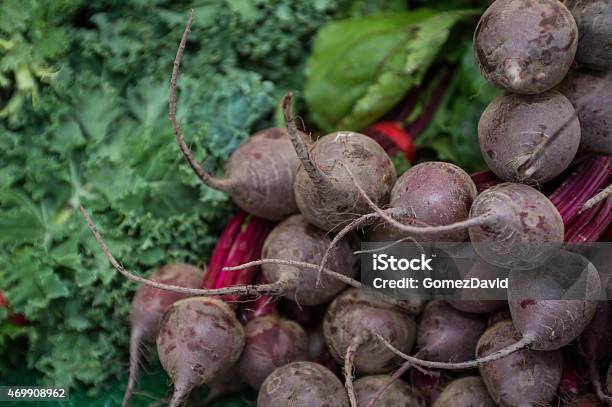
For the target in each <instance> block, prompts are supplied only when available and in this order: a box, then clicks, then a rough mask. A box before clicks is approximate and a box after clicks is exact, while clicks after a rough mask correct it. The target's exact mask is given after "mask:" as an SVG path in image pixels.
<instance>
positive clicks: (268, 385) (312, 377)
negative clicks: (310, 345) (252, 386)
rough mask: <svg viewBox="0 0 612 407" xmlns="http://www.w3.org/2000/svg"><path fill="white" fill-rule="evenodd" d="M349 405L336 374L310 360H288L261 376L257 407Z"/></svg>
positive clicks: (330, 406) (332, 406)
mask: <svg viewBox="0 0 612 407" xmlns="http://www.w3.org/2000/svg"><path fill="white" fill-rule="evenodd" d="M287 406H291V407H312V406H317V407H349V401H348V398H347V396H346V393H345V391H344V387H342V383H341V382H340V380H338V378H337V377H336V376H335V375H334V374H333V373H332V372H331V371H330V370H329V369H327V368H326V367H324V366H322V365H319V364H318V363H313V362H292V363H289V364H286V365H284V366H281V367H279V368H278V369H276V370H274V371H273V372H272V373H270V375H269V376H268V377H267V378H266V380H264V382H263V384H262V385H261V389H260V390H259V395H258V396H257V407H287Z"/></svg>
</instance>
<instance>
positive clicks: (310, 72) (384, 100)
mask: <svg viewBox="0 0 612 407" xmlns="http://www.w3.org/2000/svg"><path fill="white" fill-rule="evenodd" d="M470 14H471V12H469V11H449V12H436V11H434V10H430V9H419V10H415V11H409V12H401V13H400V12H396V13H381V14H376V15H372V16H367V17H363V18H352V19H347V20H343V21H337V22H333V23H330V24H328V25H327V26H325V27H324V28H323V29H321V30H320V31H319V33H318V34H317V37H316V39H315V41H314V46H313V51H312V55H311V57H310V59H309V61H308V66H307V70H306V78H307V81H306V85H305V97H306V101H307V103H308V107H309V109H310V113H311V118H312V120H313V121H314V122H315V123H316V124H317V125H318V126H320V127H321V128H322V129H323V130H325V131H331V130H334V129H345V130H359V129H361V128H363V127H365V126H367V125H368V124H371V123H372V122H373V121H375V120H376V119H378V118H379V117H380V116H382V115H383V114H384V113H386V112H387V111H388V110H389V109H391V108H392V107H393V106H394V105H396V104H397V103H398V102H399V101H400V100H401V99H402V98H403V96H404V95H405V94H406V92H407V91H408V90H410V89H411V88H413V87H415V86H417V85H419V84H420V83H421V81H422V79H423V76H424V75H425V72H426V71H427V69H428V68H429V66H430V64H431V63H432V61H433V60H434V58H435V56H436V54H437V52H438V51H439V49H440V47H441V46H442V45H443V44H444V43H445V42H446V40H447V38H448V35H449V32H450V29H451V28H452V27H453V26H454V25H455V23H456V22H457V21H458V20H459V19H461V18H462V17H464V16H466V15H470Z"/></svg>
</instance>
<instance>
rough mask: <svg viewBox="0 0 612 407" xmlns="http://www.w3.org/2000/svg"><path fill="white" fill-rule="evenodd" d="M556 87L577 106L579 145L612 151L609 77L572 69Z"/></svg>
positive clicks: (609, 152)
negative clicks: (579, 132) (579, 133)
mask: <svg viewBox="0 0 612 407" xmlns="http://www.w3.org/2000/svg"><path fill="white" fill-rule="evenodd" d="M610 9H611V10H612V1H611V2H610ZM610 24H612V22H611V23H610ZM610 52H612V48H611V51H610ZM559 91H560V92H562V93H563V94H564V95H565V96H566V97H567V98H568V99H569V100H570V102H572V104H573V105H574V107H575V108H576V109H577V110H578V118H579V119H580V129H581V133H582V136H581V140H580V149H581V150H583V151H587V152H591V153H597V154H612V120H611V119H610V118H611V117H612V80H611V79H610V78H606V75H605V74H604V73H601V72H595V71H589V70H585V69H576V70H573V71H571V72H570V73H569V75H567V77H566V78H565V80H564V81H563V82H562V83H561V85H560V86H559Z"/></svg>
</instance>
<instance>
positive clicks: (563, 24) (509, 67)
mask: <svg viewBox="0 0 612 407" xmlns="http://www.w3.org/2000/svg"><path fill="white" fill-rule="evenodd" d="M577 47H578V27H577V26H576V22H575V21H574V17H573V16H572V14H571V13H570V11H569V10H568V9H567V8H566V7H565V6H564V5H563V4H562V3H561V2H559V1H558V0H497V1H495V2H494V3H493V4H491V5H490V6H489V8H488V9H487V10H486V11H485V13H484V14H483V15H482V17H481V18H480V21H479V22H478V25H477V26H476V31H475V33H474V51H475V56H476V61H477V62H478V65H479V67H480V71H481V73H482V75H483V76H484V77H485V78H486V79H487V80H488V81H489V82H491V83H492V84H494V85H495V86H497V87H499V88H501V89H503V90H505V91H508V92H513V93H520V94H537V93H542V92H545V91H547V90H549V89H551V88H553V87H554V86H556V85H557V84H559V82H561V81H562V80H563V78H564V77H565V75H566V74H567V72H568V70H569V69H570V66H571V64H572V62H573V60H574V56H575V55H576V49H577Z"/></svg>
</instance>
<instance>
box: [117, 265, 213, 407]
mask: <svg viewBox="0 0 612 407" xmlns="http://www.w3.org/2000/svg"><path fill="white" fill-rule="evenodd" d="M203 277H204V273H202V271H201V270H200V269H198V268H197V267H194V266H191V265H189V264H180V263H173V264H166V265H164V266H161V267H159V268H158V269H157V270H156V271H155V272H154V273H153V274H151V276H150V277H149V278H150V279H151V280H153V281H156V282H159V283H168V284H174V285H179V286H182V287H191V288H197V287H200V285H201V284H202V279H203ZM183 298H185V294H181V293H177V292H173V291H165V290H159V289H157V288H153V287H150V286H148V285H141V286H140V287H138V290H137V291H136V294H135V295H134V298H133V300H132V307H131V309H130V327H131V333H130V375H129V379H128V384H127V387H126V390H125V395H124V398H123V406H124V407H125V406H127V405H128V404H129V402H130V399H131V397H132V394H133V392H134V388H135V386H136V380H137V378H138V360H139V354H140V346H141V344H142V343H143V342H149V341H153V340H155V338H156V337H157V333H158V331H159V324H160V321H161V319H162V317H163V315H164V313H165V312H166V311H167V310H168V308H169V307H170V306H171V305H172V304H173V303H175V302H176V301H178V300H180V299H183Z"/></svg>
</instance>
